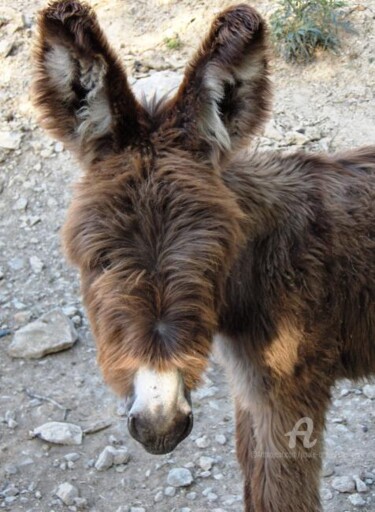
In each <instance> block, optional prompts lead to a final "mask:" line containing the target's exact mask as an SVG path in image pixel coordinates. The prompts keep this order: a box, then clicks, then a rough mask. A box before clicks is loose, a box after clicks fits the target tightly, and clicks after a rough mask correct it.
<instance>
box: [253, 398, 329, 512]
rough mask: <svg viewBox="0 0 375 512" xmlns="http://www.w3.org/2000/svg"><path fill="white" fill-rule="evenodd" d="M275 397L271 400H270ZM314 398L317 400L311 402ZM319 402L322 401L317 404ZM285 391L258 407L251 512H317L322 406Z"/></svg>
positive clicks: (255, 425) (254, 421)
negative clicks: (252, 511) (252, 507)
mask: <svg viewBox="0 0 375 512" xmlns="http://www.w3.org/2000/svg"><path fill="white" fill-rule="evenodd" d="M275 398H276V399H275ZM315 398H316V397H315ZM322 402H323V401H322ZM311 404H314V400H312V401H310V399H309V396H308V394H306V395H304V394H300V392H299V397H295V396H292V394H289V393H288V390H284V391H283V394H282V397H281V396H277V397H273V399H272V400H269V401H268V400H267V402H266V401H265V403H263V404H257V407H256V408H255V411H254V412H253V424H254V434H255V438H256V443H257V451H256V457H255V459H254V469H253V475H252V481H251V495H252V500H253V506H254V511H255V512H321V510H322V508H321V504H320V496H319V479H320V478H319V477H320V469H321V456H322V444H323V442H322V435H323V429H324V416H325V405H324V403H322V404H320V405H319V407H318V408H317V407H316V400H315V404H314V405H315V407H311Z"/></svg>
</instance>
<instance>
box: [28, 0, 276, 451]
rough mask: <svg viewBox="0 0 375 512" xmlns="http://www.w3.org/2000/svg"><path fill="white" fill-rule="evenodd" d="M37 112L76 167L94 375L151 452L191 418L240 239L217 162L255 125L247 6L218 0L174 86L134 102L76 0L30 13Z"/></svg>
mask: <svg viewBox="0 0 375 512" xmlns="http://www.w3.org/2000/svg"><path fill="white" fill-rule="evenodd" d="M35 58H36V63H37V72H36V78H35V81H34V100H35V103H36V105H37V106H38V108H39V110H40V113H41V114H40V120H41V123H42V125H44V126H45V127H46V128H47V129H48V130H49V131H50V132H52V134H53V135H54V136H56V137H57V138H58V139H60V140H63V141H64V142H65V144H66V145H67V147H68V148H69V149H71V150H72V151H73V152H74V153H75V154H76V155H77V156H78V158H79V159H80V161H81V162H82V164H83V166H84V167H85V170H86V173H85V176H84V178H83V179H82V181H81V183H80V184H79V185H78V187H77V191H76V194H75V197H74V199H73V202H72V205H71V208H70V211H69V214H68V219H67V222H66V225H65V228H64V241H65V246H66V250H67V253H68V255H69V257H70V259H71V261H72V262H73V263H74V264H76V265H77V266H78V267H79V269H80V272H81V278H82V290H83V295H84V299H85V304H86V307H87V310H88V314H89V318H90V322H91V325H92V328H93V332H94V335H95V338H96V341H97V345H98V353H99V356H98V358H99V363H100V366H101V368H102V371H103V373H104V376H105V379H106V380H107V382H109V383H110V384H111V385H112V386H113V387H114V388H115V389H116V390H117V391H118V392H119V393H120V394H121V395H123V396H127V397H128V404H129V430H130V433H131V434H132V435H133V436H134V437H135V438H136V439H137V440H139V441H140V442H141V443H142V444H143V445H144V446H145V448H146V449H147V450H148V451H150V452H153V453H166V452H168V451H171V450H172V449H173V448H174V447H175V446H176V445H177V444H178V443H179V442H180V441H181V440H182V439H184V438H185V437H186V435H188V433H189V432H190V430H191V426H192V412H191V406H190V398H189V396H190V390H191V389H193V388H194V387H195V386H196V385H197V384H198V382H199V379H200V376H201V373H202V371H203V369H204V368H205V365H206V361H207V358H208V355H209V352H210V346H211V340H212V336H213V333H214V331H215V329H216V326H217V320H218V314H219V312H220V307H221V304H222V302H223V292H224V288H225V281H226V277H227V275H228V272H229V271H230V268H231V266H232V264H233V262H234V260H235V258H236V255H237V253H238V250H239V248H240V245H241V243H242V235H241V233H242V229H241V223H242V212H241V210H240V208H239V206H238V204H237V202H236V199H235V197H234V196H233V194H232V193H231V192H230V190H229V189H228V188H227V187H226V186H225V184H224V181H223V180H222V177H221V170H220V167H221V166H222V165H223V162H224V161H225V160H228V157H229V156H230V154H231V153H232V152H233V151H236V150H238V149H239V148H240V147H242V146H243V145H244V143H245V142H246V141H247V138H248V136H249V135H250V134H252V133H254V132H255V131H256V130H258V129H259V127H260V126H261V125H262V123H263V121H264V119H265V115H266V112H267V109H268V101H269V93H268V79H267V64H266V59H265V43H264V28H263V23H262V20H261V18H260V17H259V16H258V15H257V13H256V12H255V11H254V10H253V9H251V8H250V7H249V6H246V5H241V6H238V7H233V8H231V9H228V10H227V11H225V12H223V13H222V14H221V15H219V16H218V17H217V18H216V20H215V21H214V23H213V25H212V28H211V30H210V33H209V35H208V37H207V38H206V39H205V41H204V42H203V44H202V46H201V48H200V50H199V52H198V53H197V54H196V56H195V57H194V59H193V60H192V61H191V63H190V64H189V65H188V67H187V70H186V72H185V77H184V79H183V82H182V85H181V86H180V88H179V91H178V92H177V94H176V96H175V97H174V98H172V99H170V100H168V101H166V100H165V101H164V102H160V103H159V104H158V105H156V107H155V106H147V105H141V104H140V103H138V102H137V100H136V99H135V97H134V95H133V93H132V92H131V90H130V88H129V85H128V82H127V78H126V75H125V72H124V71H123V69H122V67H121V65H120V64H119V62H118V60H117V58H116V56H115V55H114V53H113V51H112V50H111V49H110V47H109V46H108V43H107V41H106V39H105V37H104V35H103V33H102V32H101V30H100V28H99V26H98V23H97V20H96V17H95V15H94V13H93V12H92V11H91V10H90V9H89V8H88V7H87V6H85V5H82V4H80V3H78V2H68V1H62V2H57V3H54V4H52V5H50V6H49V7H48V8H47V9H45V10H44V11H43V12H42V13H41V16H40V19H39V40H38V44H37V46H36V51H35Z"/></svg>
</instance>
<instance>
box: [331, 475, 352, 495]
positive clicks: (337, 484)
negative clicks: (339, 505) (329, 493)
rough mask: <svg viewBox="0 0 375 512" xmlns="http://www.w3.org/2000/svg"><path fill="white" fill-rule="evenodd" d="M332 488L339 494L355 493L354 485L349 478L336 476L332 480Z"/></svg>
mask: <svg viewBox="0 0 375 512" xmlns="http://www.w3.org/2000/svg"><path fill="white" fill-rule="evenodd" d="M332 487H333V488H334V489H335V490H336V491H339V492H354V491H355V483H354V480H353V478H351V477H350V476H337V477H336V478H334V479H333V480H332Z"/></svg>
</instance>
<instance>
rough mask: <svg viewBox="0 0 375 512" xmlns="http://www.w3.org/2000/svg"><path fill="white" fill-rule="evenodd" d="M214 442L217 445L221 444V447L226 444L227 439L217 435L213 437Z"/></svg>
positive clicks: (222, 435)
mask: <svg viewBox="0 0 375 512" xmlns="http://www.w3.org/2000/svg"><path fill="white" fill-rule="evenodd" d="M215 441H216V442H217V443H219V444H221V445H222V446H224V444H226V443H227V438H226V437H225V435H224V434H217V435H216V436H215Z"/></svg>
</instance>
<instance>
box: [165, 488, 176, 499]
mask: <svg viewBox="0 0 375 512" xmlns="http://www.w3.org/2000/svg"><path fill="white" fill-rule="evenodd" d="M164 494H165V495H166V496H169V497H170V498H171V497H173V496H174V495H175V494H176V489H175V488H174V487H166V488H165V489H164Z"/></svg>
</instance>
